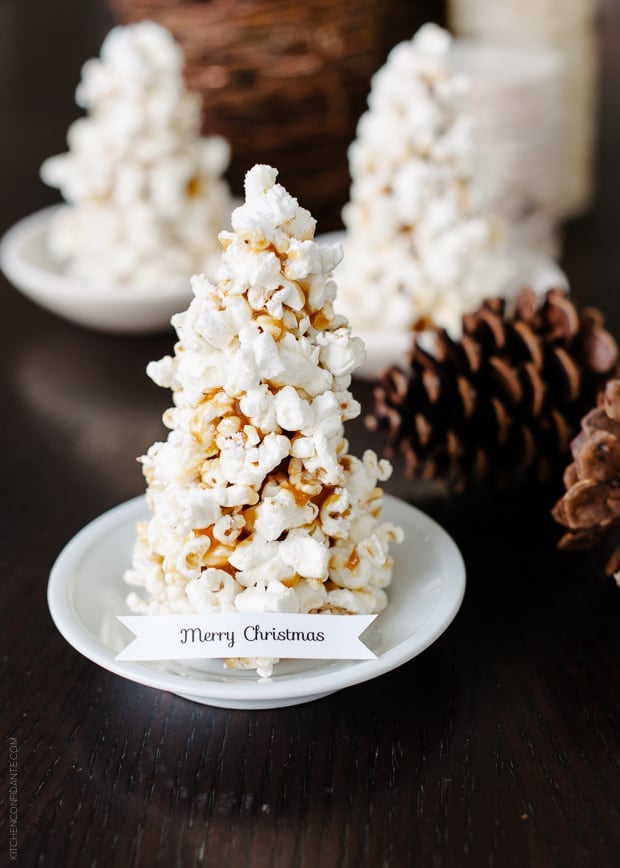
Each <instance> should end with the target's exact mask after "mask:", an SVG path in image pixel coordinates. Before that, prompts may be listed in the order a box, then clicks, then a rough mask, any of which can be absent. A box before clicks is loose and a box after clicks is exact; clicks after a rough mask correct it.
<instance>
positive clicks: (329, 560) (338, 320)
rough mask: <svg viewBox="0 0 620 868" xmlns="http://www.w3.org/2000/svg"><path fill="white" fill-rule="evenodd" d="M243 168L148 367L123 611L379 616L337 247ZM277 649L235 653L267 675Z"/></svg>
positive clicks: (395, 532)
mask: <svg viewBox="0 0 620 868" xmlns="http://www.w3.org/2000/svg"><path fill="white" fill-rule="evenodd" d="M276 177H277V172H276V170H275V169H272V168H270V167H269V166H255V167H254V168H253V169H252V170H251V171H250V172H248V174H247V176H246V181H245V191H246V202H245V204H244V205H242V206H241V207H240V208H238V209H236V210H235V211H234V212H233V217H232V226H233V230H234V231H233V232H222V233H221V234H220V241H221V244H222V247H223V249H224V252H223V255H222V264H221V267H220V269H219V271H218V273H217V281H216V283H215V284H211V283H210V282H209V281H208V280H207V279H206V278H205V277H203V276H200V277H194V278H193V281H192V286H193V291H194V296H195V297H194V299H193V300H192V302H191V304H190V306H189V308H188V309H187V311H185V312H183V313H181V314H178V315H176V316H175V317H173V321H172V322H173V325H174V326H175V328H176V331H177V334H178V342H177V344H176V347H175V354H174V357H170V356H166V357H165V358H163V359H161V360H160V361H159V362H153V363H151V364H150V365H149V367H148V369H147V372H148V374H149V375H150V377H151V378H152V379H153V380H154V381H155V382H156V383H158V384H159V385H161V386H164V387H168V388H171V389H172V392H173V397H174V407H172V408H170V409H169V410H167V411H166V413H165V414H164V422H165V424H166V425H167V426H168V427H169V429H170V433H169V435H168V438H167V440H166V442H163V443H155V444H154V445H153V446H152V447H151V448H150V449H149V451H148V453H147V455H146V456H144V457H143V458H142V462H143V468H144V474H145V478H146V481H147V486H148V487H147V498H148V503H149V506H150V510H151V518H150V519H149V521H147V522H144V523H143V524H141V525H140V526H139V528H138V538H137V540H136V544H135V550H134V556H133V566H132V568H131V569H130V570H128V571H127V573H126V576H125V578H126V581H127V582H128V583H130V584H133V585H137V586H140V587H142V588H144V589H145V591H146V592H147V596H146V597H142V596H139V595H138V594H136V593H132V594H130V596H129V598H128V604H129V606H130V608H131V609H132V610H133V611H135V612H144V613H152V614H157V613H173V612H206V613H214V612H294V613H297V612H299V613H351V614H371V613H375V612H380V611H381V610H382V609H383V608H384V607H385V606H386V604H387V597H386V593H385V587H386V586H387V585H388V584H389V583H390V580H391V573H392V558H391V556H390V554H389V552H388V544H389V543H390V542H391V541H400V539H401V538H402V533H401V531H400V530H399V529H398V528H395V527H394V526H393V525H391V524H390V523H380V521H379V519H380V514H381V508H382V494H383V492H382V490H381V488H378V487H377V480H378V479H379V480H385V479H387V478H388V476H389V474H390V472H391V467H390V465H389V463H388V462H387V461H385V460H382V461H379V460H378V459H377V456H376V455H375V454H374V452H371V451H367V452H365V453H364V455H363V458H362V459H359V458H356V457H354V456H352V455H349V453H348V443H347V441H346V440H345V438H344V436H343V433H344V428H343V423H344V422H345V421H346V420H348V419H352V418H354V417H356V416H357V415H358V414H359V412H360V405H359V404H358V403H357V401H355V400H354V399H353V397H352V395H351V393H350V391H349V385H350V381H351V374H352V372H353V371H354V370H355V368H356V367H357V366H358V365H359V364H360V363H361V361H362V357H363V352H364V349H363V345H362V342H361V341H360V340H359V339H358V338H354V337H351V332H350V328H349V326H348V323H347V321H346V319H345V318H344V317H342V316H339V315H337V314H335V313H334V309H333V301H334V298H335V295H336V285H335V283H334V281H333V280H332V279H331V272H332V270H333V268H334V267H335V266H336V264H337V263H338V261H339V258H340V256H341V251H340V249H339V247H338V246H333V245H330V246H319V245H318V244H316V243H315V242H314V241H313V236H314V228H315V221H314V219H313V218H312V216H311V215H310V214H309V212H308V211H306V210H305V209H304V208H301V207H299V205H298V203H297V201H296V200H295V199H294V198H293V197H292V196H290V195H289V194H288V193H287V191H286V190H285V189H284V188H283V187H281V186H280V185H279V184H276V182H275V181H276ZM274 662H276V661H273V660H265V659H243V660H241V659H235V660H230V661H228V664H229V665H231V666H234V667H244V668H257V669H258V672H259V674H260V675H269V674H270V673H271V671H272V665H273V663H274Z"/></svg>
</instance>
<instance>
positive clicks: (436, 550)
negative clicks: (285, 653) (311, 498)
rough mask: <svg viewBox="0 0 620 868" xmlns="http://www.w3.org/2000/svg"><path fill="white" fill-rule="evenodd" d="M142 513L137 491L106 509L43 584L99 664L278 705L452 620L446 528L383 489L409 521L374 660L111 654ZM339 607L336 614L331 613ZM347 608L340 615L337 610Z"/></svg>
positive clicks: (452, 570) (343, 680) (340, 681)
mask: <svg viewBox="0 0 620 868" xmlns="http://www.w3.org/2000/svg"><path fill="white" fill-rule="evenodd" d="M147 516H148V512H147V506H146V501H145V498H144V497H143V496H140V497H137V498H134V499H133V500H129V501H127V502H126V503H123V504H121V505H120V506H117V507H116V508H114V509H112V510H110V511H108V512H106V513H104V514H103V515H101V516H100V517H99V518H97V519H95V520H94V521H92V522H91V523H90V524H88V525H87V526H86V527H85V528H83V529H82V530H81V531H80V532H79V533H78V534H77V535H76V536H75V537H74V538H73V539H72V540H71V541H70V542H69V543H68V544H67V546H66V547H65V548H64V549H63V551H62V552H61V554H60V555H59V557H58V559H57V561H56V563H55V564H54V566H53V568H52V571H51V574H50V579H49V585H48V604H49V608H50V612H51V615H52V618H53V619H54V622H55V624H56V626H57V627H58V630H59V631H60V632H61V633H62V635H63V636H64V637H65V639H66V640H67V642H69V643H70V644H71V645H72V646H73V647H74V648H76V649H77V650H78V651H79V652H80V653H81V654H83V655H84V656H85V657H87V658H88V659H89V660H92V661H94V662H95V663H97V664H98V665H99V666H102V667H103V668H104V669H108V670H110V671H111V672H115V673H116V674H117V675H121V676H122V677H124V678H128V679H129V680H131V681H135V682H137V683H138V684H146V685H148V686H149V687H155V688H159V689H161V690H169V691H171V692H172V693H176V694H178V695H179V696H183V697H185V698H186V699H190V700H192V701H194V702H200V703H203V704H205V705H214V706H219V707H222V708H245V709H251V708H279V707H283V706H289V705H298V704H299V703H302V702H309V701H310V700H314V699H319V698H320V697H323V696H327V695H328V694H330V693H334V692H335V691H337V690H341V689H343V688H345V687H350V686H351V685H353V684H360V683H361V682H364V681H368V680H370V679H372V678H376V677H377V676H379V675H383V674H384V673H386V672H389V671H390V670H392V669H395V668H396V667H397V666H400V665H402V664H403V663H406V662H407V661H408V660H411V658H412V657H415V656H416V655H417V654H420V652H422V651H423V650H424V649H425V648H427V647H428V646H429V645H430V644H431V643H432V642H434V641H435V640H436V639H437V637H438V636H440V635H441V634H442V633H443V631H444V630H445V629H446V627H447V626H448V625H449V624H450V622H451V621H452V619H453V618H454V616H455V615H456V613H457V612H458V610H459V607H460V605H461V601H462V599H463V594H464V591H465V566H464V564H463V559H462V557H461V555H460V552H459V550H458V548H457V547H456V545H455V543H454V542H453V540H452V539H451V538H450V537H449V536H448V534H447V533H446V532H445V531H444V530H443V529H442V528H441V527H439V525H437V524H436V523H435V522H434V521H432V520H431V519H430V518H428V517H427V516H426V515H424V514H423V513H422V512H420V511H419V510H417V509H415V508H414V507H412V506H409V505H408V504H406V503H404V502H403V501H400V500H397V499H396V498H393V497H389V496H386V497H385V508H384V516H385V518H386V519H387V520H388V521H392V522H394V523H395V524H398V525H400V526H401V527H402V528H403V530H404V531H405V542H404V543H402V544H401V545H398V546H394V548H393V554H394V560H395V567H394V574H393V579H392V584H391V586H390V588H389V591H388V593H389V605H388V608H387V609H386V610H385V612H383V613H382V614H381V615H379V617H378V618H377V619H376V620H375V621H374V622H373V624H372V625H371V627H370V628H369V629H368V630H367V631H366V632H365V633H364V634H363V640H364V643H365V644H366V645H368V647H370V648H371V649H372V650H373V651H374V653H375V654H376V655H377V659H375V660H363V661H358V660H316V661H315V660H310V661H308V660H287V661H282V662H281V663H278V664H277V665H276V667H275V673H274V675H273V677H272V678H270V679H263V680H261V679H258V678H257V676H256V673H255V672H253V671H235V670H229V669H226V668H225V667H224V664H223V662H222V661H221V660H196V661H177V662H173V661H158V662H148V663H129V662H120V661H116V659H115V657H116V655H117V654H118V652H119V651H120V650H121V649H122V648H124V647H125V646H126V645H127V644H128V642H129V641H130V640H131V639H132V638H133V635H132V634H131V633H130V632H129V631H128V630H127V629H126V628H125V627H124V626H123V625H122V624H121V623H120V622H119V621H118V620H117V618H116V616H117V615H127V614H131V613H130V612H129V611H128V609H127V607H126V605H125V598H126V596H127V593H128V590H129V588H128V586H127V585H125V584H124V582H123V572H124V570H125V569H126V568H127V567H128V566H129V564H130V560H131V551H132V547H133V541H134V538H135V523H136V522H137V521H139V520H140V519H143V518H146V517H147ZM333 617H337V616H333ZM343 617H344V616H343Z"/></svg>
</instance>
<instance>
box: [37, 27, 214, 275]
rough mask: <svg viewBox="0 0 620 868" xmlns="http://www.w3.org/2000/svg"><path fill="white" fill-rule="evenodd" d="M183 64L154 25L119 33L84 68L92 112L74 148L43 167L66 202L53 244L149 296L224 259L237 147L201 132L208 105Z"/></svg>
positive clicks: (76, 271) (70, 259)
mask: <svg viewBox="0 0 620 868" xmlns="http://www.w3.org/2000/svg"><path fill="white" fill-rule="evenodd" d="M183 65H184V57H183V52H182V50H181V48H180V47H179V46H178V45H177V44H176V43H175V41H174V39H173V38H172V36H171V35H170V33H169V32H168V31H167V30H166V29H165V28H163V27H160V26H159V25H157V24H154V23H153V22H152V21H142V22H140V23H139V24H134V25H130V26H127V27H115V28H114V29H113V30H111V31H110V33H109V34H108V35H107V37H106V39H105V40H104V43H103V45H102V48H101V56H100V57H99V58H93V59H91V60H89V61H88V62H87V63H86V64H84V68H83V70H82V78H81V81H80V84H79V86H78V89H77V92H76V100H77V102H78V104H79V105H80V106H82V107H83V108H84V109H85V110H86V115H85V116H84V117H82V118H79V119H78V120H76V121H75V122H74V123H73V124H72V125H71V127H70V128H69V132H68V137H67V138H68V144H69V151H68V152H67V153H65V154H59V155H58V156H54V157H50V158H49V159H47V160H46V161H45V162H44V163H43V166H42V167H41V175H42V178H43V180H44V181H46V182H47V183H48V184H50V185H51V186H54V187H58V188H59V189H60V191H61V193H62V195H63V197H64V199H65V200H66V204H65V205H63V206H62V207H61V208H60V209H59V210H58V212H57V213H56V214H55V215H54V217H53V220H52V223H51V227H50V233H49V246H50V251H51V253H52V254H53V255H54V256H55V257H56V258H57V259H58V260H59V261H61V262H62V263H63V265H64V266H65V267H66V269H67V271H68V272H69V273H70V274H73V275H75V276H76V277H79V278H82V279H85V280H87V281H88V282H89V283H91V284H92V283H97V284H100V285H102V286H104V287H105V288H112V287H114V286H121V287H124V288H127V289H131V290H139V291H148V290H151V289H157V288H162V287H169V286H186V285H187V282H188V280H189V278H190V277H191V275H192V274H194V273H196V272H197V271H203V270H210V267H211V263H212V260H213V257H215V258H216V259H217V257H218V253H219V246H218V243H217V233H218V232H219V230H220V229H221V227H222V225H223V223H224V222H225V221H226V220H227V219H228V214H229V213H230V194H229V190H228V185H227V184H226V183H225V181H224V180H223V179H222V175H223V172H224V171H225V169H226V166H227V165H228V159H229V147H228V143H227V142H226V141H225V140H224V139H222V138H220V137H218V136H211V137H208V138H204V137H202V136H201V135H200V125H201V99H200V97H199V96H198V94H196V93H192V92H191V91H189V90H187V88H186V86H185V82H184V78H183Z"/></svg>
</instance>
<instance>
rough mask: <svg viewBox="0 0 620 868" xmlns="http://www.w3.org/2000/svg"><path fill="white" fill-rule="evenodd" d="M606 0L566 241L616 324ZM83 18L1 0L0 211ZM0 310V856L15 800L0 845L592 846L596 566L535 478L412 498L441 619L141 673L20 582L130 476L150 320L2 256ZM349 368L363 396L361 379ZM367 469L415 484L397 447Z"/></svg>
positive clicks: (615, 655)
mask: <svg viewBox="0 0 620 868" xmlns="http://www.w3.org/2000/svg"><path fill="white" fill-rule="evenodd" d="M619 5H620V4H618V3H607V4H606V5H605V6H604V7H603V11H602V25H603V26H602V28H601V36H602V48H603V60H604V66H603V82H602V96H601V110H602V116H601V136H600V149H599V162H598V170H597V171H598V177H599V185H598V198H597V202H596V207H595V209H594V211H593V213H592V214H591V215H590V216H588V217H587V218H584V219H582V220H580V221H578V222H576V223H574V224H572V225H570V226H569V227H568V228H567V231H566V237H565V241H566V254H565V258H564V265H565V267H566V269H567V270H568V273H569V276H570V277H571V281H572V283H573V287H574V293H575V295H576V296H577V297H578V298H579V299H580V300H581V301H583V302H587V303H593V304H597V305H599V306H601V307H602V308H603V309H604V310H605V311H606V313H607V315H608V322H609V324H610V326H611V328H612V330H614V332H615V334H616V336H618V335H620V293H619V287H620V244H619V242H618V222H619V217H620V204H619V202H620V195H619V194H620V172H619V169H618V164H617V154H618V153H620V147H619V146H620V98H619V97H618V93H620V52H619V51H618V46H619V45H620V8H619ZM109 25H110V19H109V16H108V14H107V12H106V10H105V7H104V6H103V4H102V3H98V2H93V0H88V2H87V0H58V2H55V3H49V2H45V0H2V2H0V117H1V118H2V135H1V136H0V171H1V173H2V187H1V195H0V232H1V231H4V230H5V229H7V228H8V227H9V226H10V225H11V224H12V223H14V222H15V221H16V220H17V219H18V218H20V217H22V216H25V215H26V214H28V213H30V212H32V211H34V210H36V209H38V208H40V207H43V206H44V205H46V204H49V203H51V202H53V201H55V195H54V191H51V190H48V189H46V188H45V187H44V186H43V185H42V184H41V182H40V181H39V180H38V175H37V172H38V166H39V165H40V163H41V161H42V160H43V159H44V158H45V157H46V156H48V155H49V154H51V153H55V152H59V151H61V150H63V149H64V147H65V144H64V136H65V133H66V128H67V126H68V124H69V123H70V121H71V120H72V119H73V117H75V115H76V112H77V110H76V109H75V106H74V105H73V101H72V95H73V90H74V88H75V84H76V83H77V80H78V78H79V69H80V66H81V63H82V62H83V61H84V60H85V59H86V58H87V57H89V56H93V55H95V54H96V53H97V52H98V48H99V45H100V42H101V39H102V37H103V35H104V34H105V32H106V30H107V29H108V27H109ZM292 192H294V191H292ZM0 312H1V314H0V329H1V339H0V408H1V412H0V443H1V447H2V448H1V451H0V461H1V480H2V482H1V485H0V498H1V513H0V514H1V516H2V531H1V535H0V570H1V572H0V576H1V581H2V591H1V594H0V599H1V601H2V628H1V629H0V641H1V643H2V665H3V672H2V704H1V708H2V715H1V726H0V729H1V736H2V742H1V744H2V756H3V765H2V769H3V781H4V783H3V786H2V787H1V788H0V856H1V857H2V858H3V859H5V861H6V864H12V861H11V855H12V854H11V852H10V848H9V833H10V830H11V826H10V817H11V816H14V814H11V810H10V809H11V807H12V806H14V805H15V804H16V807H17V817H18V826H17V852H16V855H17V862H18V864H22V865H24V866H46V868H48V866H62V868H72V866H80V868H95V866H96V868H108V866H112V868H116V866H122V868H134V866H140V868H141V866H145V868H146V866H149V868H150V866H162V868H187V866H195V865H204V866H208V868H211V866H213V868H229V866H230V868H298V866H299V868H360V866H368V868H401V866H404V868H407V866H416V868H417V866H421V868H440V866H442V868H443V866H448V868H452V866H454V868H460V866H472V868H478V866H489V868H491V866H493V868H513V866H514V868H523V866H536V868H547V866H558V868H567V866H568V868H570V866H575V868H577V866H593V868H605V866H615V865H617V864H618V854H619V852H620V816H619V813H620V798H619V795H620V780H619V765H620V745H619V733H620V726H619V725H620V698H619V696H620V695H619V690H618V668H619V667H618V661H619V658H620V590H618V589H617V588H616V587H615V585H614V584H613V583H612V582H610V581H609V580H608V579H606V578H605V577H604V576H603V574H602V563H603V556H602V555H601V554H598V553H590V554H588V553H580V554H575V555H566V554H560V553H558V552H557V551H556V550H555V541H556V540H557V538H558V535H559V532H558V529H557V528H556V527H555V526H554V524H553V522H552V521H551V519H550V518H549V515H548V511H549V507H550V505H551V503H552V502H553V499H554V497H555V495H556V494H557V491H551V490H548V489H538V490H536V491H531V490H530V491H520V492H512V493H508V494H506V495H503V496H502V497H495V498H486V499H481V498H480V499H477V500H475V499H474V498H473V497H471V496H470V497H463V498H460V499H452V500H450V499H446V500H441V501H439V500H437V501H430V500H429V501H423V502H422V506H423V508H425V509H427V511H429V512H430V514H431V515H433V516H434V517H435V518H437V519H438V520H439V521H440V522H441V523H442V524H443V525H444V527H446V529H447V530H448V532H449V533H450V534H452V536H453V537H454V539H455V540H456V542H457V544H458V545H459V546H460V548H461V550H462V552H463V555H464V558H465V561H466V565H467V572H468V590H467V594H466V598H465V601H464V604H463V606H462V609H461V611H460V613H459V614H458V616H457V618H456V620H455V621H454V623H453V624H452V625H451V626H450V628H449V629H448V630H447V632H446V633H445V634H444V635H443V636H442V637H441V638H440V639H439V640H438V641H437V642H436V643H435V644H434V645H432V646H431V647H430V648H429V649H428V650H426V651H425V652H424V653H423V654H422V655H421V656H419V657H418V658H416V659H414V660H413V661H411V662H410V663H409V664H407V665H405V666H403V667H401V668H400V669H398V670H396V671H394V672H392V673H391V674H389V675H386V676H384V677H382V678H379V679H377V680H375V681H373V682H370V683H367V684H363V685H360V686H357V687H353V688H350V689H348V690H346V691H343V692H341V693H337V694H334V695H332V696H330V697H328V698H325V699H323V700H320V701H318V702H315V703H309V704H306V705H300V706H297V707H294V708H289V709H279V710H269V711H227V710H221V709H217V708H210V707H207V706H201V705H197V704H193V703H191V702H189V701H187V700H184V699H181V698H178V697H175V696H172V695H170V694H167V693H163V692H159V691H157V690H153V689H149V688H145V687H140V686H138V685H136V684H133V683H131V682H129V681H126V680H123V679H121V678H119V677H117V676H115V675H113V674H111V673H108V672H106V671H104V670H102V669H100V668H98V667H97V666H95V665H94V664H92V663H90V662H89V661H87V660H86V659H84V658H83V657H81V656H80V655H79V654H78V653H77V652H76V651H74V650H73V649H72V648H71V647H70V646H69V645H68V644H67V643H66V642H65V641H64V639H63V638H62V637H61V636H60V635H59V634H58V632H57V631H56V629H55V627H54V626H53V624H52V622H51V619H50V616H49V613H48V609H47V604H46V584H47V579H48V575H49V570H50V567H51V564H52V563H53V561H54V559H55V557H56V556H57V554H58V553H59V551H60V550H61V548H62V547H63V545H64V544H65V543H66V542H67V541H68V540H69V539H70V538H71V537H72V536H73V534H74V533H75V532H76V531H77V530H78V529H79V528H81V527H82V526H83V525H84V524H86V523H87V522H88V521H89V520H90V519H92V518H93V517H95V516H96V515H98V514H100V513H101V512H103V511H104V510H106V509H108V508H109V507H111V506H113V505H115V504H117V503H120V502H121V501H123V500H126V499H127V498H129V497H132V496H133V495H135V494H138V493H140V492H141V491H142V490H143V481H142V477H141V474H140V470H139V466H138V465H137V463H136V461H135V456H137V455H139V454H141V453H142V452H143V451H144V450H145V449H146V448H147V447H148V445H149V444H150V443H151V442H152V441H154V440H156V439H158V438H159V437H161V435H162V433H163V427H162V424H161V421H160V415H161V412H162V410H163V409H164V408H165V407H166V406H167V404H168V402H169V395H168V394H167V393H166V392H165V391H164V390H161V389H158V388H157V387H155V386H154V385H153V384H152V383H151V382H150V381H149V380H148V379H147V378H146V376H145V373H144V368H145V365H146V363H147V362H148V361H149V360H150V359H154V358H159V357H160V356H161V355H163V354H164V353H166V352H168V351H170V349H171V346H172V334H171V333H170V334H164V335H162V336H160V337H155V338H142V339H140V338H138V339H136V338H120V337H113V336H106V335H101V334H95V333H91V332H88V331H86V330H83V329H79V328H77V327H74V326H72V325H70V324H69V323H66V322H64V321H62V320H60V319H58V318H56V317H54V316H53V315H51V314H48V313H46V312H45V311H43V310H41V309H39V308H38V307H36V306H34V305H33V304H32V303H31V302H29V301H28V300H27V299H25V298H24V297H22V296H21V295H20V294H19V293H17V292H16V291H15V290H14V289H13V288H12V287H11V286H10V285H9V284H8V282H7V281H6V280H5V279H4V278H1V277H0ZM355 392H356V395H357V397H358V398H359V399H360V400H362V402H363V404H364V407H365V408H366V409H369V406H370V390H369V387H368V386H367V385H364V384H362V383H356V384H355ZM349 435H350V440H351V448H352V451H354V452H359V451H360V450H362V449H363V448H364V447H366V446H373V447H375V448H380V447H381V441H380V440H378V439H377V438H376V436H375V435H372V436H371V435H370V434H369V433H367V432H366V431H365V430H364V427H363V425H362V424H361V422H359V421H356V422H355V423H353V424H352V425H351V428H350V432H349ZM386 488H387V490H388V491H390V492H392V493H395V494H400V495H402V496H405V497H409V498H411V499H414V500H418V502H419V501H420V498H419V496H418V494H417V493H416V492H415V491H412V490H411V486H408V485H407V483H406V482H405V481H404V480H403V479H402V477H401V475H400V473H397V474H395V477H394V478H393V479H392V480H391V481H390V482H389V483H388V484H387V486H386ZM15 747H16V748H17V766H16V772H17V802H16V803H15V802H11V801H10V797H9V793H10V787H9V783H10V781H11V780H14V779H11V778H10V772H11V770H12V769H11V767H10V759H9V758H10V757H14V756H15V751H14V748H15ZM13 861H15V860H13Z"/></svg>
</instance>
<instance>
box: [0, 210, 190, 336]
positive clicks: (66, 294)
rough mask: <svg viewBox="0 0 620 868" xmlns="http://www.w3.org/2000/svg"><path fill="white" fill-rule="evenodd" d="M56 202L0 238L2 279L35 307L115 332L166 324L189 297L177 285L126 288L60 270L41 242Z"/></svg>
mask: <svg viewBox="0 0 620 868" xmlns="http://www.w3.org/2000/svg"><path fill="white" fill-rule="evenodd" d="M59 207H62V206H61V205H60V206H58V205H56V206H53V207H52V208H45V209H44V210H42V211H37V212H36V213H35V214H31V215H30V216H29V217H25V218H24V219H23V220H20V221H19V223H16V224H15V225H14V226H13V227H12V228H11V229H9V230H8V232H6V233H5V235H4V237H3V238H2V241H1V242H0V267H1V268H2V271H3V272H4V274H5V275H6V277H7V279H8V280H9V281H10V282H11V283H12V284H13V285H14V286H15V287H16V288H17V289H19V290H20V291H21V292H22V293H23V294H24V295H26V296H28V298H30V299H32V301H35V302H36V303H37V304H39V305H40V306H41V307H44V308H46V309H47V310H50V311H52V312H53V313H55V314H58V315H59V316H61V317H64V318H65V319H68V320H70V321H71V322H74V323H76V324H77V325H81V326H86V327H87V328H92V329H96V330H98V331H105V332H115V333H118V334H153V333H157V332H163V331H165V330H166V329H167V328H170V317H171V316H172V315H173V314H174V313H178V312H179V311H181V310H184V309H185V308H186V307H187V305H188V304H189V302H190V301H191V298H192V291H191V287H190V281H189V277H188V279H187V281H184V282H183V285H182V286H181V285H179V286H176V287H166V286H163V287H159V288H158V289H157V290H155V291H150V292H148V293H147V292H131V291H128V290H127V288H126V287H120V286H106V287H101V286H94V285H93V286H91V285H88V284H87V283H85V282H84V281H83V280H81V279H79V278H76V277H71V276H69V275H67V274H65V273H64V272H63V269H62V266H61V265H59V264H58V263H57V262H56V261H54V260H53V259H52V258H51V256H50V254H49V252H48V248H47V242H46V239H47V233H48V228H49V224H50V221H51V218H52V215H53V214H54V212H55V211H56V210H57V209H58V208H59Z"/></svg>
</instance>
